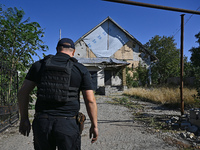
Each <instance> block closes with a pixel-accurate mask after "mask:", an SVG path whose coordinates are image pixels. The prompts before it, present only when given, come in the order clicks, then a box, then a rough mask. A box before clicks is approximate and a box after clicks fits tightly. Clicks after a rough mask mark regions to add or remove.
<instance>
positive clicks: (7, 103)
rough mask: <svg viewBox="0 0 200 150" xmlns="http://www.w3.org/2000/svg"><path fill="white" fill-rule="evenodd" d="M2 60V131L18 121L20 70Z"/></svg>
mask: <svg viewBox="0 0 200 150" xmlns="http://www.w3.org/2000/svg"><path fill="white" fill-rule="evenodd" d="M10 68H11V67H10V64H9V63H8V62H3V61H0V132H2V131H3V130H5V129H6V128H7V127H9V126H10V125H12V124H13V123H15V122H16V121H18V119H19V113H18V104H17V92H18V72H17V71H16V70H11V69H10Z"/></svg>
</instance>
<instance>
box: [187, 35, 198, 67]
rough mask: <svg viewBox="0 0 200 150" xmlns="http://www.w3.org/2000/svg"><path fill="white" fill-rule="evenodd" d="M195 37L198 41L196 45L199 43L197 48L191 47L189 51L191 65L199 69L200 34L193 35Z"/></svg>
mask: <svg viewBox="0 0 200 150" xmlns="http://www.w3.org/2000/svg"><path fill="white" fill-rule="evenodd" d="M195 37H196V38H197V39H198V40H197V43H199V46H198V47H192V49H190V50H189V51H190V52H191V53H192V54H191V58H190V60H191V63H192V65H193V66H194V67H200V59H199V58H200V32H199V33H198V34H196V35H195Z"/></svg>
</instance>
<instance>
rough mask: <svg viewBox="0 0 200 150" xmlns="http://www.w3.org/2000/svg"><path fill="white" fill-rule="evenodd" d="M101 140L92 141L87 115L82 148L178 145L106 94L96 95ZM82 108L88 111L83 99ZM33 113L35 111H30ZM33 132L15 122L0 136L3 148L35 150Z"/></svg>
mask: <svg viewBox="0 0 200 150" xmlns="http://www.w3.org/2000/svg"><path fill="white" fill-rule="evenodd" d="M96 100H97V105H98V125H99V139H98V141H97V142H96V143H94V144H91V143H90V139H89V127H90V122H89V119H88V117H87V120H86V123H85V130H84V131H83V134H82V150H141V149H142V150H145V149H147V150H165V149H166V150H169V149H170V150H173V149H177V147H176V146H173V145H169V144H168V143H166V142H165V141H163V139H162V137H161V136H160V135H159V134H154V133H152V132H149V131H148V130H147V128H146V127H144V125H142V124H140V123H137V122H134V120H133V115H132V112H131V111H130V110H129V109H127V108H125V107H123V106H119V105H112V104H108V103H107V102H106V101H112V100H111V98H109V97H106V96H97V97H96ZM81 111H82V112H83V113H85V114H86V110H85V106H84V103H83V100H81ZM31 113H33V112H31ZM32 138H33V137H32V132H31V134H30V136H29V137H24V136H22V135H20V134H19V133H18V125H15V126H13V127H11V128H9V129H7V130H6V131H5V132H3V133H1V135H0V150H33V149H34V148H33V143H32Z"/></svg>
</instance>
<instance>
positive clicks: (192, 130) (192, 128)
mask: <svg viewBox="0 0 200 150" xmlns="http://www.w3.org/2000/svg"><path fill="white" fill-rule="evenodd" d="M188 131H189V132H192V133H195V132H197V131H198V128H197V126H195V125H192V126H190V127H189V128H188Z"/></svg>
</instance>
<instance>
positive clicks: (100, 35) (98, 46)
mask: <svg viewBox="0 0 200 150" xmlns="http://www.w3.org/2000/svg"><path fill="white" fill-rule="evenodd" d="M109 21H110V22H109ZM105 37H107V38H105ZM127 37H129V38H130V39H132V40H133V41H135V42H136V43H137V44H138V45H139V46H140V47H142V48H143V50H144V52H146V53H147V54H149V55H150V56H151V60H152V61H154V60H158V59H157V57H156V56H154V55H152V54H151V53H150V52H149V51H148V50H147V49H146V48H145V47H144V46H143V45H142V44H141V43H140V42H139V41H138V40H137V39H136V38H135V37H133V36H132V35H131V34H130V33H129V32H128V31H126V30H124V29H123V28H122V27H121V26H119V25H118V24H117V23H116V22H115V21H114V20H113V19H111V18H110V17H109V16H108V17H107V18H106V19H104V20H103V21H102V22H101V23H99V24H98V25H97V26H95V27H94V28H93V29H92V30H90V31H89V32H87V33H86V34H84V35H83V36H82V37H81V38H79V39H78V40H77V41H76V42H75V44H77V43H78V42H80V41H81V40H83V41H84V42H85V43H86V44H87V46H88V47H89V48H90V49H91V50H92V51H93V53H94V54H95V55H96V56H97V57H110V56H112V55H113V54H114V53H115V52H116V51H117V50H118V49H120V48H121V47H122V46H123V45H124V44H126V42H128V38H127Z"/></svg>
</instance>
